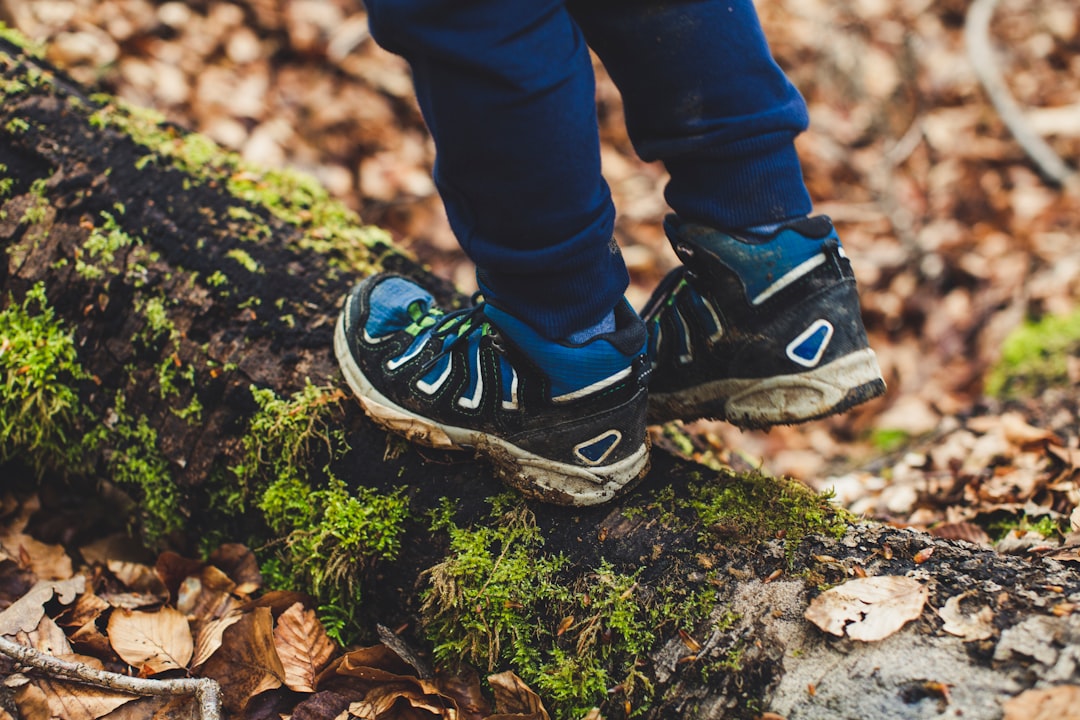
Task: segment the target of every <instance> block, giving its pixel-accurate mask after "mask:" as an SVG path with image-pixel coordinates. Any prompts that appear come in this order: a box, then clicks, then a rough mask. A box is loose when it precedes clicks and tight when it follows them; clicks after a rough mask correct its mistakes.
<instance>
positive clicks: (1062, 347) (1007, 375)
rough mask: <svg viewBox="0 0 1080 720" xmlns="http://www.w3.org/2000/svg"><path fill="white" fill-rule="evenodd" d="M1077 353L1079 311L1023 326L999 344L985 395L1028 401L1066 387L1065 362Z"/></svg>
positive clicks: (1066, 371)
mask: <svg viewBox="0 0 1080 720" xmlns="http://www.w3.org/2000/svg"><path fill="white" fill-rule="evenodd" d="M1078 352H1080V310H1077V311H1075V312H1073V313H1072V314H1071V315H1065V316H1048V317H1045V318H1043V319H1041V320H1038V321H1034V322H1026V323H1024V324H1023V325H1022V326H1020V327H1019V328H1017V329H1016V330H1014V331H1013V332H1012V333H1011V334H1010V335H1009V336H1008V337H1007V338H1006V339H1005V342H1004V343H1002V346H1001V359H1000V361H999V362H998V363H997V365H996V366H995V367H994V368H992V369H991V370H990V372H989V373H988V375H987V380H986V392H987V394H988V395H993V396H996V397H1002V398H1013V397H1030V396H1032V395H1036V394H1038V393H1039V392H1041V391H1042V390H1043V389H1045V388H1047V387H1052V386H1068V385H1069V372H1068V358H1069V357H1070V356H1073V355H1076V354H1077V353H1078Z"/></svg>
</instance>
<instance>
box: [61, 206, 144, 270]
mask: <svg viewBox="0 0 1080 720" xmlns="http://www.w3.org/2000/svg"><path fill="white" fill-rule="evenodd" d="M101 217H102V218H103V219H104V222H103V223H102V224H101V225H100V226H95V227H94V229H93V230H91V231H90V235H89V236H88V237H87V238H86V242H85V243H83V246H82V248H81V250H79V251H78V252H77V253H76V256H75V272H77V273H78V274H79V275H80V276H81V277H82V278H84V279H86V280H99V279H101V278H103V277H105V276H106V274H109V273H116V272H117V271H118V268H116V267H115V266H114V263H115V262H116V255H117V253H119V252H120V251H121V250H124V249H126V248H129V247H131V246H133V245H141V244H142V241H141V240H138V239H135V238H132V237H131V236H130V235H128V234H127V233H126V232H124V231H123V230H122V229H121V228H120V225H119V224H118V223H117V222H116V218H115V217H114V216H113V215H112V214H110V213H107V212H102V213H101Z"/></svg>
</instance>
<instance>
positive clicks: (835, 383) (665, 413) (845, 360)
mask: <svg viewBox="0 0 1080 720" xmlns="http://www.w3.org/2000/svg"><path fill="white" fill-rule="evenodd" d="M884 392H885V381H884V380H883V379H882V377H881V368H880V367H879V366H878V361H877V356H876V355H874V351H873V350H871V349H870V348H866V349H864V350H858V351H856V352H853V353H849V354H847V355H845V356H843V357H841V358H838V359H836V360H834V361H832V362H831V363H828V364H827V365H822V366H821V367H818V368H814V369H812V370H808V371H806V372H803V373H798V374H793V375H780V376H774V377H768V378H752V379H741V378H726V379H723V380H716V381H714V382H709V383H703V384H701V385H698V386H696V387H693V388H690V389H688V390H683V391H680V392H675V393H652V394H650V396H649V419H650V421H651V422H667V421H668V420H673V419H676V418H682V419H684V420H693V419H697V418H702V417H708V418H714V419H717V420H726V421H728V422H730V423H732V424H734V425H738V426H740V427H745V428H766V427H769V426H771V425H793V424H795V423H800V422H807V421H810V420H817V419H820V418H823V417H827V416H829V415H833V414H835V413H838V412H842V411H844V410H847V409H848V408H851V407H853V406H855V405H858V404H860V403H863V402H866V401H867V400H870V399H871V398H874V397H877V396H878V395H881V394H882V393H884Z"/></svg>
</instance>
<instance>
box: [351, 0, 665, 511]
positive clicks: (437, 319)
mask: <svg viewBox="0 0 1080 720" xmlns="http://www.w3.org/2000/svg"><path fill="white" fill-rule="evenodd" d="M366 3H367V7H368V11H369V13H370V19H371V27H372V33H373V34H374V36H375V38H376V39H377V40H378V41H379V42H380V43H382V44H383V45H385V46H386V47H388V48H390V49H391V50H394V51H395V52H399V53H401V54H402V55H404V56H405V57H406V58H407V59H408V60H409V63H410V64H411V65H412V68H413V76H414V81H415V85H416V91H417V96H418V98H419V101H420V107H421V109H422V110H423V112H424V117H425V119H426V120H427V123H428V126H429V128H430V130H431V134H432V136H433V137H434V139H435V145H436V149H437V158H436V168H435V180H436V182H437V184H438V186H439V191H440V192H441V193H442V196H443V199H444V200H445V201H446V207H447V213H448V215H449V217H450V222H451V225H452V226H453V228H454V231H455V232H456V233H457V236H458V239H459V240H460V241H461V243H462V245H463V247H464V248H465V250H466V251H467V252H468V253H469V255H470V256H471V257H472V258H473V260H474V261H475V262H476V264H477V268H478V273H477V274H478V278H479V280H480V284H481V287H482V288H483V290H484V302H482V303H479V304H477V305H476V306H474V307H471V308H467V309H464V310H459V311H456V312H445V311H444V310H442V309H440V308H438V307H437V306H436V305H435V302H434V299H433V298H432V296H431V295H430V294H429V293H428V292H427V291H425V290H424V289H423V288H421V287H419V286H418V285H416V284H415V283H413V282H411V281H409V280H406V279H405V278H403V277H399V276H393V275H391V276H387V275H376V276H373V277H369V278H366V279H365V280H364V281H363V282H361V283H360V284H359V285H358V286H357V287H356V288H354V290H353V291H352V292H351V293H350V294H349V296H348V298H347V299H346V301H345V305H344V308H343V310H342V314H341V317H340V320H339V323H338V326H337V330H336V331H335V335H334V346H335V351H336V353H337V357H338V360H339V363H340V365H341V368H342V371H343V374H344V376H345V378H346V380H347V382H348V383H349V386H350V388H352V390H353V393H354V394H355V395H356V396H357V397H358V398H359V399H360V401H361V403H362V405H363V407H364V409H365V411H366V412H367V414H368V415H369V416H370V417H371V418H372V419H373V420H374V421H375V422H377V423H379V424H380V425H382V426H384V427H386V428H387V429H389V430H391V431H393V432H396V433H399V434H401V435H404V436H405V437H406V438H408V439H410V440H413V441H415V442H418V443H422V444H427V445H432V446H435V447H445V448H472V449H474V450H475V452H476V453H477V454H478V455H480V456H484V457H487V458H489V459H490V460H491V461H492V463H493V465H494V469H495V472H496V473H497V474H498V475H499V476H500V477H502V478H503V479H504V480H506V482H508V483H509V484H511V485H513V486H514V487H517V488H520V489H521V490H522V491H523V492H526V493H528V494H530V495H533V496H535V497H537V498H539V499H541V500H545V501H548V502H556V503H563V504H570V505H592V504H596V503H599V502H604V501H606V500H609V499H611V498H612V497H614V496H615V495H617V494H618V493H621V492H625V491H626V490H627V489H628V488H629V487H631V486H632V485H633V484H634V482H636V481H637V480H638V479H640V478H641V477H643V476H644V474H645V473H646V471H647V468H648V464H649V445H648V440H647V435H646V432H645V414H646V411H647V397H646V395H647V384H648V375H649V360H648V354H647V352H646V348H647V333H646V330H645V326H644V324H643V323H642V321H641V318H640V317H638V315H637V313H635V312H634V310H633V309H632V308H631V307H630V306H629V305H628V304H626V302H625V300H622V299H621V298H622V293H623V290H624V289H625V288H626V285H627V282H628V277H627V273H626V268H625V266H624V265H623V262H622V259H621V257H620V255H619V253H618V250H617V248H616V247H615V246H614V244H613V243H611V232H612V226H613V208H612V204H611V198H610V195H609V193H608V189H607V186H606V185H605V184H604V181H603V179H602V178H601V176H600V150H599V139H598V132H597V127H596V108H595V105H594V102H595V100H594V82H593V76H592V65H591V63H590V62H589V54H588V50H587V48H586V45H585V40H584V38H583V37H582V36H581V31H580V30H579V29H578V28H577V26H576V25H575V24H574V22H573V21H572V20H571V19H570V16H569V15H568V13H567V12H566V9H565V7H564V5H563V3H562V2H561V0H540V1H539V2H528V3H526V2H506V1H505V0H366ZM589 326H594V327H589ZM586 330H587V331H586Z"/></svg>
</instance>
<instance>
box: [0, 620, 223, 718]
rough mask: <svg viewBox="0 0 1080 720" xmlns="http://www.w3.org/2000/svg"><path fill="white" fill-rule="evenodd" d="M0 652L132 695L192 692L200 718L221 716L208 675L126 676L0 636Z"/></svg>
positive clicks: (216, 691)
mask: <svg viewBox="0 0 1080 720" xmlns="http://www.w3.org/2000/svg"><path fill="white" fill-rule="evenodd" d="M0 654H3V655H7V656H8V657H10V658H12V659H13V660H15V661H16V662H19V663H22V664H23V665H27V666H29V667H32V668H35V669H36V670H40V671H42V672H44V673H47V674H49V675H51V676H54V677H62V678H64V679H67V680H73V681H75V682H79V683H84V684H87V685H96V686H98V687H106V688H109V689H111V690H120V691H121V692H127V693H131V694H132V695H153V696H159V695H194V696H195V699H196V701H197V702H198V704H199V716H200V717H201V718H202V720H220V718H221V688H220V687H219V686H218V684H217V682H215V681H214V680H212V679H210V678H193V679H187V678H178V679H172V680H150V679H146V678H135V677H129V676H128V675H120V674H118V673H111V672H106V671H104V670H97V669H96V668H92V667H90V666H89V665H84V664H82V663H74V662H68V661H66V660H61V659H59V658H56V657H53V656H52V655H47V654H45V653H43V652H40V651H39V650H35V649H34V648H32V647H27V646H25V645H20V644H18V643H16V642H13V641H11V640H9V639H7V638H6V637H0Z"/></svg>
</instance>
